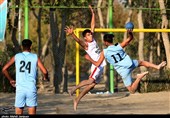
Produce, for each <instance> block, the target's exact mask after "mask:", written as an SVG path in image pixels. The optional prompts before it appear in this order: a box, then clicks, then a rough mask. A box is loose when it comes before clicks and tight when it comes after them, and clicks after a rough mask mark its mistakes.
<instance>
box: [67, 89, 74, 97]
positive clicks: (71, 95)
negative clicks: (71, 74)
mask: <svg viewBox="0 0 170 118" xmlns="http://www.w3.org/2000/svg"><path fill="white" fill-rule="evenodd" d="M68 94H69V95H70V97H71V99H73V94H72V92H71V90H70V91H68Z"/></svg>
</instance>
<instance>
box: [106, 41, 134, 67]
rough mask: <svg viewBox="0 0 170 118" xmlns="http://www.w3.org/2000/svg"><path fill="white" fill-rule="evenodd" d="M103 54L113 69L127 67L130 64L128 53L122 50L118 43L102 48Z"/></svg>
mask: <svg viewBox="0 0 170 118" xmlns="http://www.w3.org/2000/svg"><path fill="white" fill-rule="evenodd" d="M104 56H105V58H106V59H107V61H108V62H109V63H110V64H112V65H113V66H114V67H115V69H120V68H122V67H123V68H128V67H130V66H131V65H132V60H131V58H130V57H129V55H127V54H126V52H125V51H124V50H123V48H122V47H121V46H120V44H115V45H111V46H108V47H107V48H106V49H104Z"/></svg>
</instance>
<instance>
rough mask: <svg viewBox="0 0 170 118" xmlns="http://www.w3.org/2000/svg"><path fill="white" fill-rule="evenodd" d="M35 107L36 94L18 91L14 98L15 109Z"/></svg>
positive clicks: (34, 92) (28, 91)
mask: <svg viewBox="0 0 170 118" xmlns="http://www.w3.org/2000/svg"><path fill="white" fill-rule="evenodd" d="M25 105H26V106H28V107H36V106H37V92H36V91H30V90H18V91H16V96H15V107H18V108H23V107H24V106H25Z"/></svg>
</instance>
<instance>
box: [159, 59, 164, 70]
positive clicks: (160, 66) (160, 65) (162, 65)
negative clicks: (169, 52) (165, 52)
mask: <svg viewBox="0 0 170 118" xmlns="http://www.w3.org/2000/svg"><path fill="white" fill-rule="evenodd" d="M164 66H166V61H163V62H162V63H160V64H159V65H158V70H159V69H161V68H163V67H164Z"/></svg>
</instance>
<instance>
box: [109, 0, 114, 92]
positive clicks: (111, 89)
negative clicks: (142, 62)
mask: <svg viewBox="0 0 170 118" xmlns="http://www.w3.org/2000/svg"><path fill="white" fill-rule="evenodd" d="M112 6H113V0H109V28H113V11H112V10H113V9H112V8H113V7H112ZM110 92H111V93H114V71H113V66H112V65H111V64H110Z"/></svg>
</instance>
